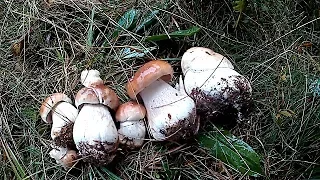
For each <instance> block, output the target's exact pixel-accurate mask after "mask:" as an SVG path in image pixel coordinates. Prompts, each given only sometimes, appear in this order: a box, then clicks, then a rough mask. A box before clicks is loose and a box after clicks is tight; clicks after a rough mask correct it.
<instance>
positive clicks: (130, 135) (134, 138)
mask: <svg viewBox="0 0 320 180" xmlns="http://www.w3.org/2000/svg"><path fill="white" fill-rule="evenodd" d="M145 115H146V109H145V107H144V106H143V105H142V104H138V103H137V102H134V101H129V102H126V103H124V104H121V105H120V106H119V108H118V110H117V112H116V120H117V121H118V122H120V129H119V130H118V134H119V140H120V143H121V144H124V145H126V146H127V147H129V148H130V149H134V148H138V147H141V146H142V145H143V141H144V137H145V135H146V126H145V125H144V122H143V118H144V117H145Z"/></svg>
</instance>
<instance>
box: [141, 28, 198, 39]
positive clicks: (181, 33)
mask: <svg viewBox="0 0 320 180" xmlns="http://www.w3.org/2000/svg"><path fill="white" fill-rule="evenodd" d="M199 31H200V28H199V27H196V26H193V27H191V28H189V29H187V30H181V31H175V32H172V33H169V35H167V34H159V35H154V36H149V37H147V38H146V41H161V40H166V39H170V38H181V37H186V36H192V35H194V34H195V33H197V32H199Z"/></svg>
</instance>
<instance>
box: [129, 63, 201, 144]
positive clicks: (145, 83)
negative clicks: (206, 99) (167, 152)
mask: <svg viewBox="0 0 320 180" xmlns="http://www.w3.org/2000/svg"><path fill="white" fill-rule="evenodd" d="M172 76H173V69H172V67H171V65H170V64H169V63H167V62H166V61H162V60H154V61H149V62H147V63H146V64H144V65H143V66H142V67H140V68H139V69H138V71H137V72H136V73H135V74H134V76H133V77H132V78H131V79H130V80H129V82H128V83H127V86H126V89H127V92H128V95H129V97H130V98H131V99H134V100H136V99H137V95H139V96H140V97H141V99H142V100H143V102H144V105H145V107H146V110H147V119H148V126H149V131H150V132H151V134H152V136H153V137H154V138H155V139H156V140H159V141H163V140H177V139H180V138H186V137H189V136H190V135H193V134H195V133H197V127H198V122H197V121H196V108H195V103H194V101H193V100H192V98H190V97H189V96H188V95H187V94H186V93H185V92H184V91H178V90H176V89H175V88H173V87H172V86H171V85H169V84H168V83H167V82H169V81H170V80H171V79H172Z"/></svg>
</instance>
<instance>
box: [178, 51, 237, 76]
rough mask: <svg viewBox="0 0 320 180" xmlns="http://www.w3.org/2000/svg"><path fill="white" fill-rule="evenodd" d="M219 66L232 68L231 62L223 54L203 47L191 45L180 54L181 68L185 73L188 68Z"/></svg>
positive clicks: (205, 68)
mask: <svg viewBox="0 0 320 180" xmlns="http://www.w3.org/2000/svg"><path fill="white" fill-rule="evenodd" d="M218 66H219V68H221V67H223V68H230V69H234V67H233V65H232V63H231V62H230V61H229V60H228V59H227V58H226V57H224V56H223V55H221V54H219V53H216V52H214V51H213V50H211V49H209V48H205V47H192V48H190V49H188V50H187V51H186V52H185V53H184V54H183V56H182V59H181V68H182V72H183V74H184V75H185V74H186V71H187V70H188V69H193V70H207V69H215V68H217V67H218Z"/></svg>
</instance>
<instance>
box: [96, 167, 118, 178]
mask: <svg viewBox="0 0 320 180" xmlns="http://www.w3.org/2000/svg"><path fill="white" fill-rule="evenodd" d="M100 169H101V170H102V171H103V172H105V173H106V174H107V175H108V179H111V180H121V178H119V177H118V176H117V175H115V174H113V173H112V172H111V171H109V170H108V169H107V168H105V167H101V168H100Z"/></svg>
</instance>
